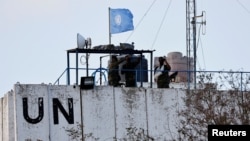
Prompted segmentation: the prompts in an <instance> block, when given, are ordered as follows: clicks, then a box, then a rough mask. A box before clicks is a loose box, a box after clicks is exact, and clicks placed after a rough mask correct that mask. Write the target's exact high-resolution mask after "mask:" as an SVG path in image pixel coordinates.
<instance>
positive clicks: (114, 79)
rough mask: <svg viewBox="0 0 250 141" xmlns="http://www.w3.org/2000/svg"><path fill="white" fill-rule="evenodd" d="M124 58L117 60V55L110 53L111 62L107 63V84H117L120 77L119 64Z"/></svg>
mask: <svg viewBox="0 0 250 141" xmlns="http://www.w3.org/2000/svg"><path fill="white" fill-rule="evenodd" d="M123 61H124V59H120V60H119V61H118V59H117V56H115V55H112V57H111V62H110V63H109V66H108V68H109V72H108V82H109V85H112V86H114V87H117V86H119V81H120V80H121V77H120V75H119V70H118V69H119V64H120V63H122V62H123Z"/></svg>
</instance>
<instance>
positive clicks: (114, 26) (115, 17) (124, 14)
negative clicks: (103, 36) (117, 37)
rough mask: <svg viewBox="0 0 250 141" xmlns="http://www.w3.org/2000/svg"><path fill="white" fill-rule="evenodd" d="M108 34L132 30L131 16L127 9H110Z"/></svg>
mask: <svg viewBox="0 0 250 141" xmlns="http://www.w3.org/2000/svg"><path fill="white" fill-rule="evenodd" d="M109 14H110V33H111V34H115V33H121V32H126V31H129V30H134V25H133V14H132V13H131V12H130V10H128V9H110V13H109Z"/></svg>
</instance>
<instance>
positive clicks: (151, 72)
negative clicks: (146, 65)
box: [67, 48, 155, 88]
mask: <svg viewBox="0 0 250 141" xmlns="http://www.w3.org/2000/svg"><path fill="white" fill-rule="evenodd" d="M153 51H155V50H133V49H124V50H110V49H80V48H74V49H69V50H67V85H70V54H71V53H74V54H76V84H77V85H78V69H79V68H78V54H79V53H86V56H88V54H89V53H96V54H98V53H99V54H140V55H141V57H142V54H143V53H150V87H151V88H152V87H153V84H152V82H153V78H152V77H153V65H152V64H153V63H152V62H153V61H152V60H153ZM141 59H142V58H141ZM140 65H141V66H142V61H141V63H140ZM88 69H89V68H88V57H87V58H86V71H87V73H86V74H87V76H88ZM141 86H142V80H141Z"/></svg>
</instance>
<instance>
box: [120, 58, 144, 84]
mask: <svg viewBox="0 0 250 141" xmlns="http://www.w3.org/2000/svg"><path fill="white" fill-rule="evenodd" d="M125 59H126V63H125V64H124V65H123V68H122V72H121V73H122V74H125V81H126V85H125V86H126V87H136V72H135V68H136V66H137V65H138V64H139V63H140V61H141V57H138V59H137V60H136V61H135V62H132V61H131V56H130V55H127V56H126V57H125Z"/></svg>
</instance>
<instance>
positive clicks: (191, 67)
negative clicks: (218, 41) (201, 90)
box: [186, 0, 196, 87]
mask: <svg viewBox="0 0 250 141" xmlns="http://www.w3.org/2000/svg"><path fill="white" fill-rule="evenodd" d="M195 17H196V2H195V0H186V46H187V70H188V83H189V84H190V82H192V81H193V82H194V86H195V87H196V18H195ZM192 72H193V73H192ZM191 74H193V75H191ZM189 87H190V86H189Z"/></svg>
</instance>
